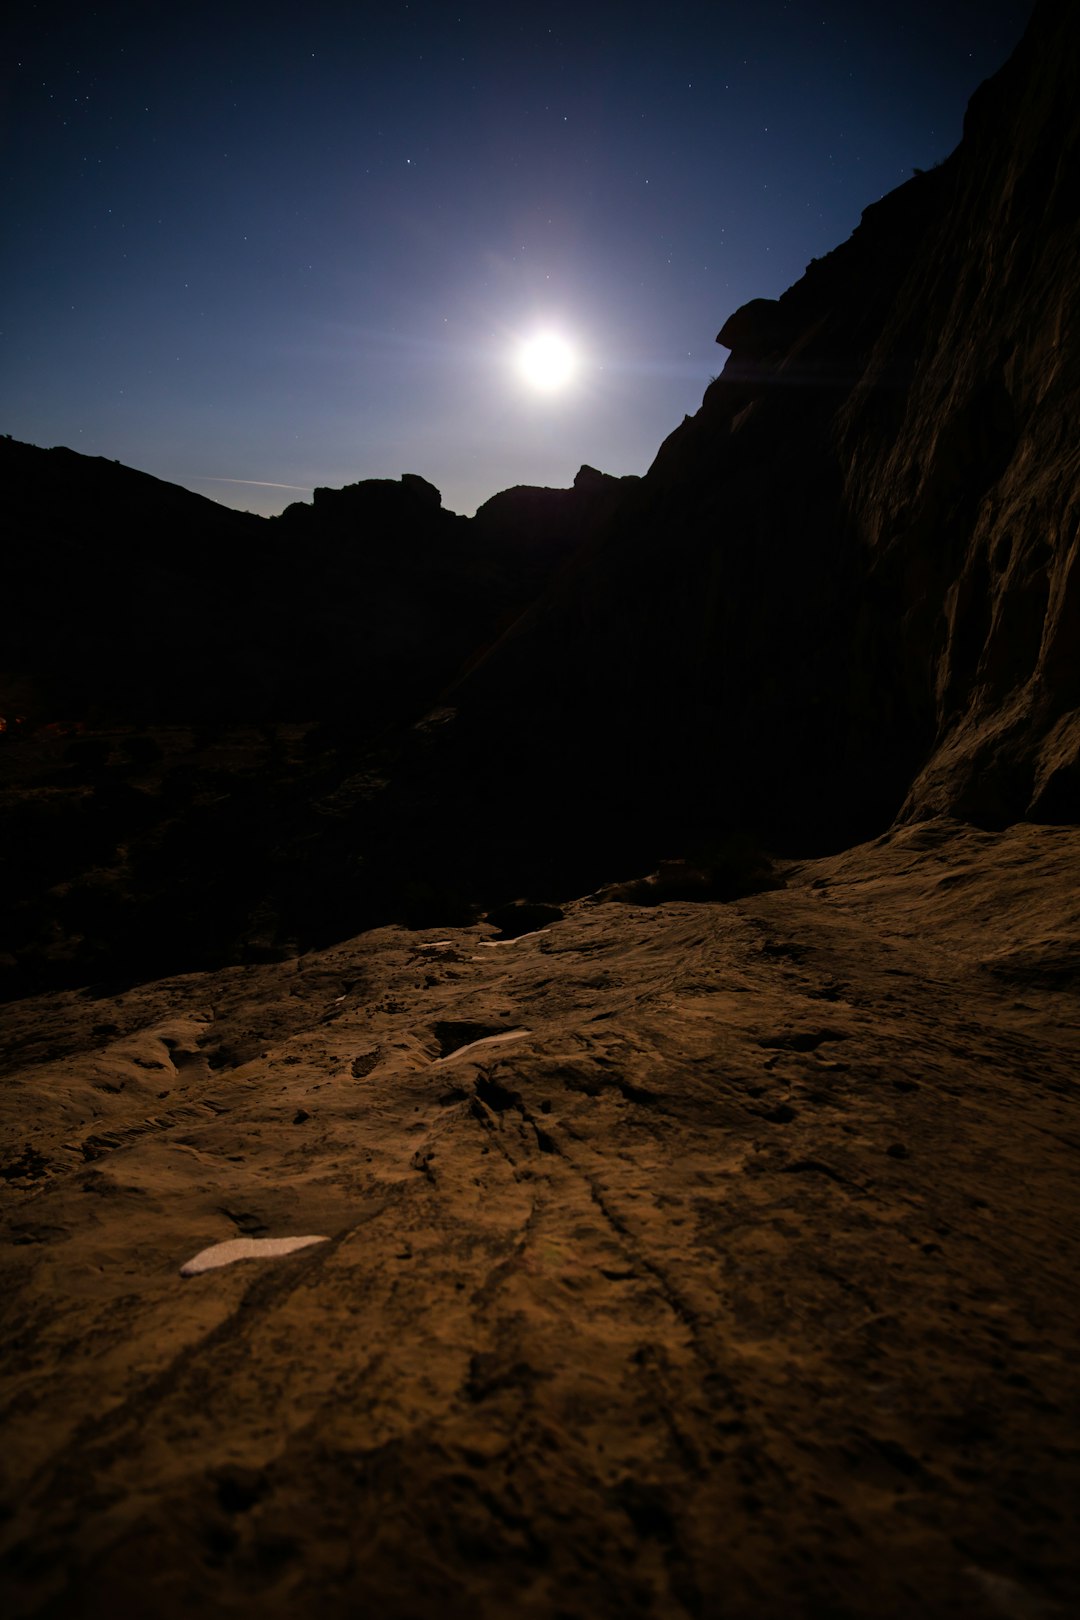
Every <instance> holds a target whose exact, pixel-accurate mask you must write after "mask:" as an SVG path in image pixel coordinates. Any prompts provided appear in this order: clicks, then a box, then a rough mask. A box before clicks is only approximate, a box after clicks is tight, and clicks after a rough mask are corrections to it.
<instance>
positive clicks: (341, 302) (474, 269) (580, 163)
mask: <svg viewBox="0 0 1080 1620" xmlns="http://www.w3.org/2000/svg"><path fill="white" fill-rule="evenodd" d="M17 9H18V10H19V11H20V14H21V15H20V17H19V20H18V21H17V22H16V23H15V24H13V25H9V26H8V30H7V33H6V36H5V39H4V50H3V68H2V71H3V75H4V94H3V103H2V110H0V119H2V125H0V127H2V131H3V143H4V145H3V150H4V185H5V191H6V197H5V200H4V209H3V221H4V225H3V232H2V245H0V273H2V278H3V289H4V290H3V302H2V306H0V309H2V327H3V332H2V360H0V431H5V432H9V433H11V434H12V435H13V436H14V437H15V438H18V439H25V440H29V441H30V442H32V443H36V444H41V445H53V444H67V445H70V446H71V447H72V448H73V449H76V450H80V451H83V452H85V453H87V454H90V455H104V456H108V457H110V458H114V457H115V458H116V459H118V460H120V461H123V462H126V463H128V464H129V465H131V466H135V467H139V468H141V469H143V470H144V471H147V472H152V473H154V474H156V475H157V476H159V477H162V478H167V479H170V480H172V481H174V482H176V483H180V484H184V485H186V486H187V487H188V488H190V489H194V490H198V491H199V492H200V493H202V494H206V495H211V496H213V497H214V498H215V499H218V500H221V501H224V502H226V503H227V504H229V505H233V506H239V507H242V508H247V509H250V510H252V511H259V512H274V511H279V510H280V509H281V508H282V507H283V506H284V505H287V504H288V503H289V502H290V501H293V500H303V499H308V498H310V490H311V488H312V486H313V485H317V484H329V485H332V486H337V485H341V484H345V483H350V482H353V481H355V480H356V479H358V478H367V477H392V478H396V477H397V476H398V475H399V474H400V473H402V472H406V471H410V472H418V473H422V474H423V475H424V476H425V477H427V478H430V479H431V480H432V481H433V482H434V483H436V484H437V485H438V486H439V488H440V489H441V490H442V492H443V498H444V502H445V504H446V505H447V506H450V507H452V508H453V509H454V510H456V511H460V512H471V511H472V510H473V509H474V507H475V506H476V505H477V503H478V502H479V501H481V500H483V499H485V498H486V497H487V496H488V495H491V494H493V493H494V492H495V491H496V490H499V489H502V488H505V487H507V486H508V485H511V484H515V483H534V484H554V485H566V484H568V483H569V482H570V481H571V480H572V478H573V476H574V473H575V472H576V471H577V468H578V467H579V465H580V464H581V463H582V462H583V461H587V462H590V463H592V464H593V465H594V466H598V467H601V468H602V469H603V470H605V471H606V472H612V473H628V472H636V473H643V472H645V470H646V469H647V467H648V465H649V463H650V462H651V460H652V458H653V456H654V455H655V453H656V450H657V448H658V447H659V445H660V442H661V440H662V439H663V438H664V437H665V435H666V434H667V433H669V432H670V431H671V429H672V428H673V427H675V426H676V425H677V424H678V423H679V422H680V421H681V419H682V417H683V414H684V413H686V412H692V411H694V410H696V409H697V407H698V405H699V404H700V402H701V395H702V392H703V390H704V389H705V387H706V386H707V384H708V382H709V379H710V377H711V376H713V375H714V374H715V373H716V372H718V371H719V370H720V369H721V367H722V366H723V363H724V360H725V358H726V351H725V350H722V349H719V348H717V347H716V345H715V343H714V338H715V335H716V333H717V331H718V330H719V328H720V326H721V324H722V323H723V321H724V319H725V318H726V317H727V315H729V314H730V313H731V311H732V310H733V309H735V308H736V307H737V306H738V305H739V304H741V303H744V302H745V301H746V300H747V299H748V298H752V297H758V296H776V295H777V294H778V293H780V292H781V291H782V290H783V289H784V288H785V287H786V286H788V285H790V283H791V282H792V281H794V280H795V279H796V278H797V277H798V276H799V275H800V274H801V272H802V270H803V268H804V266H805V265H806V264H807V263H808V261H809V260H810V259H811V258H812V257H814V256H818V255H821V254H823V253H826V252H828V251H829V250H830V249H831V248H833V247H835V246H836V245H837V243H839V242H840V241H842V240H843V239H844V238H845V237H846V236H847V235H849V233H850V232H851V230H852V229H853V228H854V226H855V225H856V224H857V223H858V219H859V214H860V212H861V210H862V209H863V208H864V207H865V206H866V205H867V204H868V203H871V202H873V201H875V200H876V199H877V198H878V197H880V196H881V195H883V193H885V192H886V191H889V190H891V189H892V188H893V187H894V186H896V185H898V184H899V183H900V182H901V181H902V180H904V179H906V178H907V177H908V176H909V175H910V174H911V171H912V168H913V167H915V166H918V167H920V168H929V167H931V166H932V165H933V164H934V163H935V162H936V161H937V160H939V159H940V158H943V157H945V156H946V155H947V154H948V153H949V152H950V151H951V150H952V148H953V147H954V146H955V145H956V143H957V141H958V140H959V138H960V131H961V123H962V118H963V112H964V106H965V103H966V101H967V98H968V96H969V95H970V93H971V92H972V90H973V89H974V88H975V86H976V85H977V84H978V83H979V82H980V81H981V80H982V79H984V78H986V77H987V76H988V75H989V74H990V73H992V72H994V71H995V70H996V69H997V68H998V67H999V66H1000V65H1001V64H1002V62H1003V61H1004V60H1005V58H1006V57H1007V56H1008V54H1009V52H1010V51H1011V50H1012V48H1013V46H1014V45H1015V43H1016V41H1017V40H1018V39H1019V37H1020V35H1021V34H1022V32H1023V29H1024V25H1025V23H1026V20H1027V18H1028V17H1029V16H1030V13H1031V10H1032V6H1031V4H1030V3H1029V0H970V3H966V0H965V3H948V0H944V3H942V0H911V3H909V4H906V5H902V6H901V5H889V4H882V5H880V6H878V5H873V4H870V3H868V0H851V3H848V0H843V3H840V0H822V3H821V4H818V5H811V4H801V3H796V0H790V3H783V0H759V3H756V4H749V3H724V0H715V3H713V4H691V3H685V0H667V3H665V0H654V3H653V4H652V5H648V6H646V5H640V4H637V3H636V0H622V3H621V4H610V5H609V4H600V3H590V0H580V3H579V4H576V5H574V4H561V3H554V4H544V3H540V0H537V3H536V4H534V5H528V6H526V5H521V4H515V3H514V0H505V3H504V4H502V5H491V4H487V3H472V0H460V3H451V0H444V3H442V4H433V3H430V0H409V3H408V4H406V3H404V0H400V3H393V4H390V3H388V4H383V5H370V4H363V3H356V4H352V5H340V6H339V5H333V4H320V3H319V0H311V3H309V4H306V5H305V4H299V3H297V4H293V5H289V6H277V5H274V4H273V3H266V4H260V5H258V6H249V7H243V8H241V7H238V6H232V5H230V4H229V3H228V0H223V3H221V4H219V5H214V6H203V5H201V4H199V3H197V0H196V3H188V4H179V3H176V4H167V5H159V4H154V3H152V0H142V3H141V4H138V5H132V6H119V5H116V6H99V7H97V8H95V7H94V6H93V4H92V3H91V0H87V3H86V4H84V5H82V6H79V7H70V6H63V5H50V4H39V5H36V6H35V5H31V4H28V3H26V0H24V3H23V4H22V5H21V6H20V7H18V8H17ZM542 330H546V331H555V332H558V333H560V334H561V335H562V336H563V338H564V339H565V340H566V341H567V342H568V343H570V344H571V345H572V346H573V348H574V351H575V353H576V356H577V370H576V372H575V374H574V376H573V377H572V378H571V380H570V381H569V382H568V383H567V385H566V386H565V387H563V388H560V389H553V390H549V391H537V390H536V389H534V388H532V387H531V386H530V384H529V383H528V382H527V381H526V380H525V379H524V378H523V377H522V375H521V374H520V371H519V369H518V365H517V351H518V346H519V345H520V343H521V342H522V341H523V340H524V339H526V338H527V337H529V336H530V335H532V334H534V333H535V332H538V331H542Z"/></svg>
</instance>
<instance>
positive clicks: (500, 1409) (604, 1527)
mask: <svg viewBox="0 0 1080 1620" xmlns="http://www.w3.org/2000/svg"><path fill="white" fill-rule="evenodd" d="M1078 862H1080V835H1078V834H1077V832H1076V831H1075V829H1071V828H1048V827H1042V828H1039V827H1031V826H1018V827H1016V828H1014V829H1012V830H1011V831H1009V832H1006V833H1001V834H994V833H989V832H979V831H977V830H975V829H972V828H970V827H965V826H961V825H959V824H956V823H952V822H947V821H936V822H928V823H925V824H923V825H921V826H919V827H914V828H907V829H901V830H898V831H897V832H895V833H893V834H890V835H888V836H886V837H884V838H882V839H879V840H877V841H876V842H875V843H873V844H870V845H866V846H863V847H860V848H855V849H852V850H850V851H849V852H847V853H845V854H843V855H840V856H836V857H833V858H830V859H823V860H819V861H816V862H813V863H808V864H805V865H802V866H797V867H789V868H787V869H786V870H784V871H783V872H782V873H781V874H780V876H781V877H782V879H783V884H784V886H783V887H777V888H774V889H772V890H769V891H767V892H764V893H761V894H758V895H755V896H748V897H744V898H742V899H739V900H736V901H733V902H730V903H722V902H718V901H703V902H700V903H693V902H688V901H666V902H660V903H658V904H650V905H646V906H637V905H634V904H628V903H621V904H620V903H618V902H614V901H605V900H597V899H584V900H580V901H577V902H574V903H573V904H570V905H568V906H567V907H566V908H565V915H564V916H563V917H562V918H561V919H558V920H549V921H547V922H546V923H545V924H544V926H543V927H541V928H539V929H537V930H535V931H534V932H531V933H521V934H518V935H516V936H514V937H511V938H505V937H503V936H502V935H501V934H500V933H498V932H497V931H496V929H495V927H494V925H493V924H488V923H483V924H478V925H475V926H473V927H469V928H451V929H445V930H441V931H435V930H428V931H419V932H413V933H409V932H406V931H403V930H397V929H392V928H388V929H381V930H376V931H373V932H371V933H368V934H365V935H362V936H360V937H359V938H357V939H355V940H352V941H349V942H347V943H345V944H342V945H339V946H336V947H334V948H332V949H329V950H326V951H324V952H321V953H312V954H311V955H309V956H305V957H301V958H299V959H298V960H295V961H290V962H282V963H273V964H265V965H261V966H259V965H253V966H249V967H243V968H233V969H226V970H223V971H220V972H216V973H207V974H192V975H188V976H185V977H181V978H174V979H170V980H166V981H163V982H158V983H151V984H147V985H144V986H142V987H137V988H133V989H130V990H128V991H126V992H125V993H123V994H121V995H116V996H113V995H110V994H106V993H102V992H96V993H93V992H92V993H86V992H71V993H63V994H57V995H54V996H50V997H43V998H39V999H37V1000H36V1001H29V1002H25V1003H22V1004H21V1005H20V1006H19V1007H18V1008H13V1009H10V1012H9V1020H8V1021H9V1029H10V1036H11V1038H10V1043H9V1049H8V1056H7V1073H6V1074H5V1076H4V1083H3V1089H2V1092H0V1099H2V1100H0V1111H2V1117H3V1129H4V1139H5V1143H6V1146H5V1148H4V1160H3V1172H2V1173H3V1181H2V1183H0V1188H2V1197H3V1203H4V1207H5V1216H6V1222H7V1230H8V1232H9V1234H10V1246H9V1247H8V1248H7V1249H6V1251H5V1258H4V1265H3V1300H4V1307H3V1309H4V1317H5V1326H4V1337H5V1346H6V1349H5V1357H4V1364H3V1372H2V1390H3V1400H4V1411H5V1444H4V1448H3V1454H2V1461H3V1469H4V1474H5V1477H6V1487H5V1494H4V1508H5V1518H4V1521H3V1525H2V1531H0V1545H2V1549H3V1569H4V1579H5V1589H6V1594H7V1603H8V1607H7V1611H6V1612H7V1613H9V1614H12V1615H20V1616H22V1615H38V1614H40V1615H57V1616H59V1615H63V1616H84V1615H86V1616H88V1615H99V1614H110V1615H142V1614H147V1613H154V1614H155V1615H159V1616H161V1617H163V1620H167V1617H171V1616H181V1615H188V1614H192V1613H196V1612H199V1613H206V1614H212V1615H219V1614H220V1615H226V1614H251V1613H259V1614H261V1615H268V1616H281V1617H282V1620H285V1617H287V1616H294V1615H308V1614H311V1615H314V1614H319V1615H320V1616H325V1617H327V1620H329V1617H337V1616H341V1617H345V1616H354V1615H357V1614H378V1615H382V1616H388V1617H400V1620H406V1617H413V1616H426V1615H429V1614H435V1613H439V1614H444V1615H447V1616H454V1617H456V1616H460V1617H462V1620H464V1617H465V1616H482V1617H484V1620H501V1617H502V1616H505V1615H506V1614H508V1613H511V1612H514V1613H520V1614H523V1615H534V1616H536V1617H538V1620H540V1617H544V1620H547V1617H549V1616H554V1615H563V1616H574V1617H578V1616H580V1617H582V1620H584V1617H586V1616H588V1617H589V1620H595V1617H604V1616H611V1617H615V1616H626V1615H641V1616H659V1615H663V1616H665V1617H669V1616H670V1617H678V1616H684V1615H685V1616H725V1617H728V1616H735V1617H738V1620H742V1617H746V1620H750V1617H751V1616H753V1617H755V1620H761V1617H763V1616H764V1617H776V1620H781V1617H784V1620H789V1617H793V1620H799V1617H806V1620H810V1617H815V1620H816V1617H823V1616H829V1617H830V1620H833V1617H836V1620H840V1617H845V1616H865V1615H874V1616H886V1615H887V1616H890V1617H897V1620H901V1617H903V1620H924V1617H926V1616H950V1617H951V1616H955V1617H963V1620H976V1617H980V1620H982V1617H986V1616H994V1615H1004V1616H1013V1617H1019V1620H1024V1617H1030V1616H1036V1615H1038V1616H1061V1617H1064V1616H1066V1615H1068V1614H1071V1613H1075V1612H1076V1608H1075V1605H1076V1604H1077V1603H1078V1602H1080V1579H1078V1575H1080V1571H1078V1568H1077V1562H1076V1557H1075V1548H1076V1545H1077V1542H1076V1533H1077V1525H1076V1522H1075V1519H1076V1509H1077V1504H1078V1503H1080V1452H1078V1450H1077V1447H1076V1445H1075V1437H1074V1435H1073V1434H1072V1433H1071V1431H1070V1428H1069V1423H1070V1417H1071V1416H1072V1415H1074V1414H1075V1411H1076V1409H1077V1399H1078V1397H1080V1388H1078V1373H1077V1366H1076V1358H1075V1346H1076V1335H1077V1329H1078V1326H1080V1320H1078V1318H1080V1312H1078V1310H1077V1301H1076V1290H1075V1276H1076V1272H1077V1267H1078V1265H1080V1254H1078V1253H1077V1252H1076V1251H1077V1232H1078V1231H1080V1226H1078V1223H1077V1221H1076V1208H1075V1201H1076V1185H1077V1183H1076V1162H1077V1150H1078V1147H1080V1140H1078V1137H1077V1133H1076V1124H1075V1117H1076V1116H1075V1093H1076V1076H1077V1073H1078V1072H1080V1020H1078V1019H1077V1001H1076V986H1077V973H1078V969H1080V944H1078V940H1080V908H1078V904H1077V899H1076V888H1075V883H1074V882H1072V881H1071V880H1072V879H1073V876H1074V874H1075V872H1076V871H1077V867H1078ZM295 1232H322V1233H326V1234H328V1235H329V1239H330V1240H329V1241H328V1242H326V1243H320V1244H315V1245H312V1246H311V1247H310V1248H309V1249H307V1250H305V1251H304V1252H301V1253H298V1254H295V1255H292V1256H289V1257H287V1258H280V1259H275V1260H269V1261H264V1260H251V1261H245V1262H239V1263H237V1264H234V1265H232V1266H229V1267H227V1268H225V1269H222V1270H217V1271H213V1272H209V1273H207V1274H206V1275H204V1276H200V1277H192V1278H190V1279H189V1280H187V1281H182V1280H181V1279H180V1277H179V1276H178V1274H177V1268H178V1266H179V1265H180V1264H181V1263H182V1262H183V1261H184V1260H185V1259H186V1258H187V1257H188V1256H190V1255H192V1254H193V1253H195V1252H196V1251H197V1250H200V1249H202V1248H204V1247H206V1246H208V1245H210V1244H212V1243H215V1242H226V1241H229V1240H230V1239H234V1238H237V1237H276V1236H284V1235H289V1234H291V1233H295Z"/></svg>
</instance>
